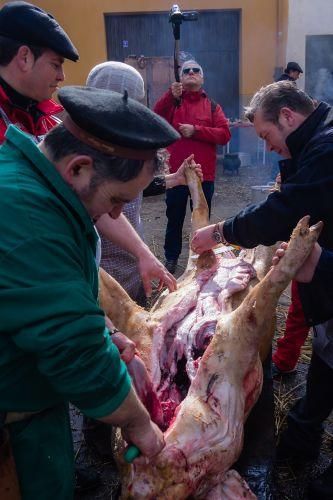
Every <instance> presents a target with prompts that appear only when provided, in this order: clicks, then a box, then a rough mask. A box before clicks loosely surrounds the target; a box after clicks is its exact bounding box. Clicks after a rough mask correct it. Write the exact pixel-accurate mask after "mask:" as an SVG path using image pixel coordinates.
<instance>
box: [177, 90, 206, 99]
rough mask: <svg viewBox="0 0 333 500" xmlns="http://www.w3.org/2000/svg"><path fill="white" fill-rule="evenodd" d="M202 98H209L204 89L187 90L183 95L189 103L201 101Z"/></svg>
mask: <svg viewBox="0 0 333 500" xmlns="http://www.w3.org/2000/svg"><path fill="white" fill-rule="evenodd" d="M201 97H207V94H206V92H205V91H204V89H200V90H185V91H184V92H183V94H182V99H186V100H188V101H199V99H200V98H201Z"/></svg>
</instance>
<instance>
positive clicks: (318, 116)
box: [286, 102, 331, 159]
mask: <svg viewBox="0 0 333 500" xmlns="http://www.w3.org/2000/svg"><path fill="white" fill-rule="evenodd" d="M330 109H331V106H329V105H328V104H327V103H326V102H321V103H320V104H319V106H318V107H317V108H316V109H315V110H314V111H313V113H311V115H309V116H308V117H307V118H306V119H305V120H304V122H303V123H302V124H301V125H300V126H299V127H298V128H297V129H296V130H294V132H292V133H291V134H290V135H288V137H287V139H286V144H287V146H288V149H289V151H290V154H291V157H292V158H293V159H296V158H297V156H298V155H299V154H300V153H301V152H302V150H303V149H304V147H305V146H306V145H307V144H308V143H309V142H310V140H311V139H312V137H313V136H314V134H315V132H316V129H317V128H318V126H319V125H320V124H321V123H322V122H323V121H324V118H325V116H326V115H327V113H328V112H329V110H330Z"/></svg>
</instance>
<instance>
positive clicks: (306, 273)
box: [272, 242, 322, 283]
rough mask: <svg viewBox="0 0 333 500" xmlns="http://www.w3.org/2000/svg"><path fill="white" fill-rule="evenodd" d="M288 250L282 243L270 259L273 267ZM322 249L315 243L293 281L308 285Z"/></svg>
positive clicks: (286, 245)
mask: <svg viewBox="0 0 333 500" xmlns="http://www.w3.org/2000/svg"><path fill="white" fill-rule="evenodd" d="M287 248H288V243H286V242H283V243H281V245H280V246H279V248H278V249H277V250H276V252H275V255H274V257H273V258H272V264H273V266H276V265H277V264H278V263H279V262H280V260H281V259H282V258H283V257H284V254H285V253H286V250H287ZM321 252H322V248H321V246H320V245H319V244H318V243H315V245H314V247H313V249H312V251H311V253H310V255H309V257H308V258H307V259H306V260H305V262H304V264H303V265H302V267H301V268H300V269H299V270H298V272H297V274H296V276H295V280H296V281H299V282H300V283H310V281H312V279H313V275H314V273H315V270H316V267H317V265H318V262H319V259H320V256H321Z"/></svg>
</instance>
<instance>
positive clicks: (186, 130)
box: [178, 123, 195, 139]
mask: <svg viewBox="0 0 333 500" xmlns="http://www.w3.org/2000/svg"><path fill="white" fill-rule="evenodd" d="M178 130H179V132H180V134H181V135H182V136H183V137H186V138H187V139H188V138H190V137H192V135H193V134H194V132H195V128H194V125H190V124H189V123H180V124H179V127H178Z"/></svg>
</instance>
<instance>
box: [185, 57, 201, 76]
mask: <svg viewBox="0 0 333 500" xmlns="http://www.w3.org/2000/svg"><path fill="white" fill-rule="evenodd" d="M185 66H198V68H200V74H201V76H203V74H204V73H203V69H202V66H200V64H199V63H198V62H197V61H196V60H195V59H189V60H188V61H184V62H183V64H182V67H181V68H180V74H182V73H183V69H184V67H185Z"/></svg>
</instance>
